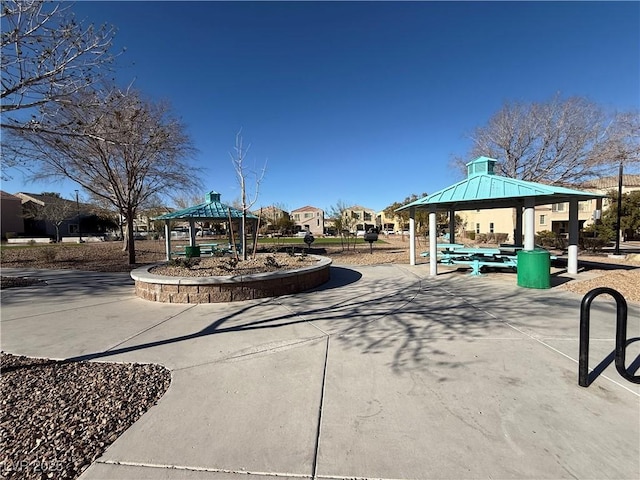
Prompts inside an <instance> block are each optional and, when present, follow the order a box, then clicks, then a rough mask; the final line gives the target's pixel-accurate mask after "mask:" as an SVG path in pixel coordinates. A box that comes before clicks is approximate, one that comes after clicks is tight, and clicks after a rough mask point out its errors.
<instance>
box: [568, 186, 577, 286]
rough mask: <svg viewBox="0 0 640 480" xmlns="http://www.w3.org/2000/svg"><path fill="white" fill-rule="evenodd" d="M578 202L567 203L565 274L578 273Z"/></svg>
mask: <svg viewBox="0 0 640 480" xmlns="http://www.w3.org/2000/svg"><path fill="white" fill-rule="evenodd" d="M578 230H579V225H578V200H577V199H575V198H574V199H571V200H570V201H569V251H568V254H569V258H568V260H567V273H568V274H569V275H575V274H576V273H578V234H579V232H578Z"/></svg>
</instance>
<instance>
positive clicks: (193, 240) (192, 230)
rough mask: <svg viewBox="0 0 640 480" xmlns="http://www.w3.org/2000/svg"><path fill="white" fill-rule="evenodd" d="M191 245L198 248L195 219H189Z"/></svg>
mask: <svg viewBox="0 0 640 480" xmlns="http://www.w3.org/2000/svg"><path fill="white" fill-rule="evenodd" d="M189 245H190V246H192V247H195V246H196V221H195V220H194V219H193V218H190V219H189Z"/></svg>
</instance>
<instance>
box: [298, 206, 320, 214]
mask: <svg viewBox="0 0 640 480" xmlns="http://www.w3.org/2000/svg"><path fill="white" fill-rule="evenodd" d="M308 210H313V211H314V212H317V211H323V210H322V209H321V208H318V207H312V206H311V205H307V206H304V207H300V208H296V209H295V210H291V213H293V212H303V211H308Z"/></svg>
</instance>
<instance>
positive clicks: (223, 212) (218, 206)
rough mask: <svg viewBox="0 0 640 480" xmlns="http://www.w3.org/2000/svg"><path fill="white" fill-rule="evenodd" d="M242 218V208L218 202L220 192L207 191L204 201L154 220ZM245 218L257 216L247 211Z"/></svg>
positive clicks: (255, 217)
mask: <svg viewBox="0 0 640 480" xmlns="http://www.w3.org/2000/svg"><path fill="white" fill-rule="evenodd" d="M229 216H231V218H232V219H239V218H242V210H238V209H237V208H234V207H231V206H229V205H225V204H224V203H221V202H220V194H219V193H218V192H209V193H207V195H206V196H205V202H204V203H200V204H198V205H194V206H193V207H188V208H183V209H182V210H177V211H175V212H171V213H165V214H164V215H160V216H159V217H156V218H154V220H190V219H193V220H196V221H200V220H228V219H229ZM246 218H249V219H255V220H257V219H258V217H257V216H255V215H254V214H252V213H250V212H247V216H246Z"/></svg>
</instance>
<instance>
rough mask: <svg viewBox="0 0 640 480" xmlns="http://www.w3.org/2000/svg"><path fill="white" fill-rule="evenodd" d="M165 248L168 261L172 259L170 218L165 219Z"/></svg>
mask: <svg viewBox="0 0 640 480" xmlns="http://www.w3.org/2000/svg"><path fill="white" fill-rule="evenodd" d="M164 248H165V252H166V254H167V262H168V261H169V260H171V230H170V229H169V220H165V221H164Z"/></svg>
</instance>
